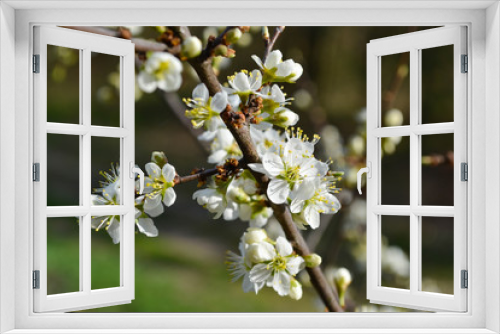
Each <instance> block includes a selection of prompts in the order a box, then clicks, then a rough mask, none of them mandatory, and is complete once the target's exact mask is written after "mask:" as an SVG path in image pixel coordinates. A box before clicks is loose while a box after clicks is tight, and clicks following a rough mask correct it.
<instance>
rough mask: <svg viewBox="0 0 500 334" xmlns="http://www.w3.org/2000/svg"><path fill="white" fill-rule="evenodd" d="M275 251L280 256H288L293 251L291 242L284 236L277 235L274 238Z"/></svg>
mask: <svg viewBox="0 0 500 334" xmlns="http://www.w3.org/2000/svg"><path fill="white" fill-rule="evenodd" d="M276 251H278V253H279V254H280V255H281V256H289V255H291V254H292V252H293V248H292V244H291V243H289V242H288V240H286V239H285V238H283V237H278V239H276Z"/></svg>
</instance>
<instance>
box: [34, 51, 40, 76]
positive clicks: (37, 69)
mask: <svg viewBox="0 0 500 334" xmlns="http://www.w3.org/2000/svg"><path fill="white" fill-rule="evenodd" d="M33 73H40V55H33Z"/></svg>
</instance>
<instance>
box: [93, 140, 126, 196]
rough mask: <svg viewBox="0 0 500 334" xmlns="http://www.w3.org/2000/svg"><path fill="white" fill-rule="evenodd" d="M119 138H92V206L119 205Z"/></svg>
mask: <svg viewBox="0 0 500 334" xmlns="http://www.w3.org/2000/svg"><path fill="white" fill-rule="evenodd" d="M120 140H121V139H120V138H106V137H92V139H91V147H92V168H91V172H92V193H93V195H92V204H93V205H119V204H120V203H121V180H120V178H119V174H120V172H119V170H120Z"/></svg>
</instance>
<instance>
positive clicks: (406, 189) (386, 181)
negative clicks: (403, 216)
mask: <svg viewBox="0 0 500 334" xmlns="http://www.w3.org/2000/svg"><path fill="white" fill-rule="evenodd" d="M381 151H382V152H383V155H382V162H381V175H382V181H381V185H380V186H381V188H382V204H385V205H409V204H410V138H409V137H391V138H381Z"/></svg>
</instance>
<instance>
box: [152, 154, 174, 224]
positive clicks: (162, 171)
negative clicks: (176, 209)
mask: <svg viewBox="0 0 500 334" xmlns="http://www.w3.org/2000/svg"><path fill="white" fill-rule="evenodd" d="M146 173H147V174H148V176H146V177H145V178H144V194H145V200H144V211H145V212H146V213H147V214H148V215H150V216H151V217H157V216H159V215H161V214H162V213H163V210H164V209H163V205H162V203H163V204H164V205H165V206H167V207H169V206H171V205H172V204H174V202H175V200H176V198H177V195H176V194H175V191H174V189H173V187H174V185H175V183H174V179H175V175H176V172H175V168H174V166H172V165H171V164H169V163H166V164H165V165H163V166H162V167H161V168H160V166H159V165H158V164H157V163H155V162H149V163H147V164H146Z"/></svg>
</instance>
